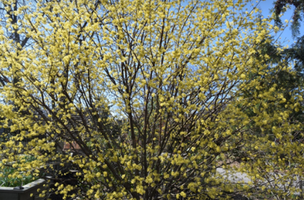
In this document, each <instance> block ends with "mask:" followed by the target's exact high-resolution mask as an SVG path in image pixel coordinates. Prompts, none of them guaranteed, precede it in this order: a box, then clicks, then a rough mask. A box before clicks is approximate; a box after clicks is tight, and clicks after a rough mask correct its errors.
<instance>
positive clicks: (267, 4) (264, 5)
mask: <svg viewBox="0 0 304 200" xmlns="http://www.w3.org/2000/svg"><path fill="white" fill-rule="evenodd" d="M274 2H275V0H265V1H261V2H260V3H259V4H258V8H259V9H260V10H261V11H262V15H263V16H264V17H267V16H271V11H270V10H271V9H273V7H274ZM293 11H294V6H291V8H290V9H288V10H287V11H286V13H285V14H284V15H283V16H282V18H281V19H282V22H283V23H284V21H285V20H286V19H287V20H291V19H292V14H293ZM300 23H301V24H302V26H301V27H300V32H301V33H300V35H304V22H303V21H302V22H300ZM290 25H291V23H289V26H288V27H287V28H285V30H284V31H283V32H282V33H278V34H276V35H275V38H278V37H281V39H279V40H278V41H280V42H282V44H284V45H287V44H288V45H289V46H290V45H292V44H293V42H294V41H295V39H294V38H293V37H292V33H291V28H290ZM300 35H299V36H300Z"/></svg>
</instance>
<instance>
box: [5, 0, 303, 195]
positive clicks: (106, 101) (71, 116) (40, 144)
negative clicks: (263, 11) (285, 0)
mask: <svg viewBox="0 0 304 200" xmlns="http://www.w3.org/2000/svg"><path fill="white" fill-rule="evenodd" d="M1 2H2V4H3V5H4V7H3V8H5V10H6V11H7V12H8V14H7V15H6V17H8V18H7V20H6V22H5V24H6V25H5V26H3V27H2V29H1V30H0V66H1V68H0V71H1V76H2V80H5V81H3V87H2V88H1V90H0V94H1V98H2V99H3V100H4V101H3V103H1V107H0V115H1V125H2V127H3V128H7V129H9V132H14V134H13V135H11V136H10V137H9V138H7V137H6V139H5V140H3V142H2V143H1V147H2V156H3V159H2V162H1V163H0V166H3V165H5V164H6V163H9V162H12V161H18V159H20V156H18V155H19V154H28V155H31V156H33V157H35V159H34V160H33V161H30V162H27V163H22V162H15V164H14V165H13V167H15V168H16V169H17V172H16V173H15V174H12V176H18V171H22V172H26V173H34V174H35V175H36V176H40V175H41V173H40V172H41V171H43V168H47V167H48V166H51V165H52V164H54V163H56V162H59V163H60V166H61V167H62V168H57V169H54V170H55V171H56V174H57V175H59V174H60V173H61V172H62V173H63V167H65V166H69V167H70V168H73V169H76V170H78V171H77V174H76V175H77V176H78V177H79V184H78V185H71V184H64V183H61V182H58V183H56V184H55V186H56V188H55V192H57V193H60V194H62V195H64V197H65V198H70V197H75V196H78V197H86V198H89V199H216V198H217V199H219V198H222V199H224V198H228V197H229V196H231V195H232V194H236V193H242V194H245V195H246V196H251V195H253V194H254V193H256V192H258V193H267V194H272V195H276V197H278V198H279V197H282V198H283V197H286V196H287V197H288V196H290V195H292V194H293V193H294V192H296V189H298V188H296V187H295V186H294V185H293V184H292V182H293V181H296V180H294V179H292V178H291V177H293V175H294V174H302V167H301V166H302V165H303V158H302V155H303V152H302V149H303V144H302V143H301V142H299V141H297V140H296V141H295V140H293V137H294V133H295V132H297V133H298V134H302V133H301V132H300V130H302V122H299V121H293V123H290V122H291V120H292V119H291V117H290V113H291V112H292V111H293V110H295V109H297V108H298V106H299V101H302V97H301V95H299V93H298V92H299V91H300V90H299V91H290V95H291V96H292V97H291V98H290V99H286V98H285V96H284V91H282V88H281V87H277V86H278V84H277V83H274V84H273V85H271V87H266V86H265V84H263V81H265V80H267V79H263V77H266V76H267V74H269V72H270V71H269V70H270V69H267V64H266V63H265V62H264V60H265V59H269V55H268V54H267V53H266V54H265V53H261V52H262V50H261V49H260V44H261V42H262V41H265V40H266V41H268V36H269V33H270V31H271V29H269V23H270V20H271V19H263V20H262V21H260V20H259V18H258V15H257V14H256V13H257V12H258V9H257V8H253V9H252V10H246V7H245V5H246V3H248V2H247V1H237V2H236V1H232V0H227V1H220V0H214V1H209V0H208V1H201V0H190V1H160V0H152V1H144V0H132V1H131V0H122V1H120V0H117V1H115V0H114V1H107V0H102V1H100V0H94V1H87V0H77V1H70V0H69V1H67V0H61V1H55V0H54V1H53V0H47V1H46V0H37V1H34V2H31V1H29V2H28V3H25V4H19V3H17V2H18V1H13V0H12V1H4V0H2V1H1ZM25 2H26V1H25ZM10 13H11V14H12V15H14V16H15V18H16V20H17V23H16V20H15V21H14V20H11V18H10V16H9V14H10ZM8 31H11V32H12V33H14V34H19V35H21V36H22V37H23V38H25V39H26V40H27V42H28V43H27V44H28V45H27V46H22V45H20V41H18V40H16V37H10V34H8ZM257 54H259V56H256V55H257ZM273 70H279V71H280V72H281V73H292V70H291V69H290V65H289V64H288V63H283V64H281V65H280V67H278V68H276V69H273ZM252 73H257V74H259V75H261V78H258V79H256V78H253V76H252ZM256 90H258V91H259V92H257V91H256ZM244 91H250V92H252V95H247V96H246V95H244V93H245V92H244ZM265 99H267V101H265ZM282 103H285V104H284V105H286V106H285V108H286V109H285V110H284V111H282V110H280V109H278V110H277V109H275V108H276V106H278V105H280V104H282ZM269 108H271V109H269ZM249 110H250V111H252V112H253V113H254V115H248V111H249ZM251 122H255V127H256V126H258V127H259V129H260V130H262V131H263V132H266V131H267V130H272V134H273V135H274V136H275V137H276V138H279V139H280V141H279V142H277V141H273V140H269V135H267V134H259V135H257V134H253V133H254V129H253V127H252V126H251V124H252V123H251ZM65 144H70V149H68V150H66V149H64V145H65ZM75 144H76V145H75ZM76 147H77V148H76ZM71 152H73V154H71ZM236 152H237V153H236ZM283 154H284V158H283V157H282V156H281V155H283ZM286 160H288V161H290V162H292V163H293V165H292V166H293V167H290V166H291V165H286V162H285V161H286ZM236 162H237V163H238V165H237V167H236V166H235V165H233V163H236ZM218 168H224V169H226V172H227V173H233V172H235V171H239V172H246V173H247V174H248V176H249V177H250V178H251V180H252V181H251V182H250V183H247V184H244V183H236V182H233V181H232V180H229V179H227V176H224V175H223V174H220V173H218V171H217V169H218ZM278 171H279V172H280V174H279V175H277V176H274V178H273V179H272V180H271V181H270V182H266V180H269V179H266V178H265V177H267V176H269V174H272V175H273V174H277V172H278ZM282 171H283V172H284V173H281V172H282ZM45 178H46V177H45ZM286 183H291V184H290V185H289V186H288V187H287V186H286V187H284V188H282V189H278V188H277V186H278V185H282V184H283V185H285V184H286ZM256 187H259V188H261V190H255V188H256ZM45 192H46V191H45ZM43 194H44V193H43V192H42V195H43Z"/></svg>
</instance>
